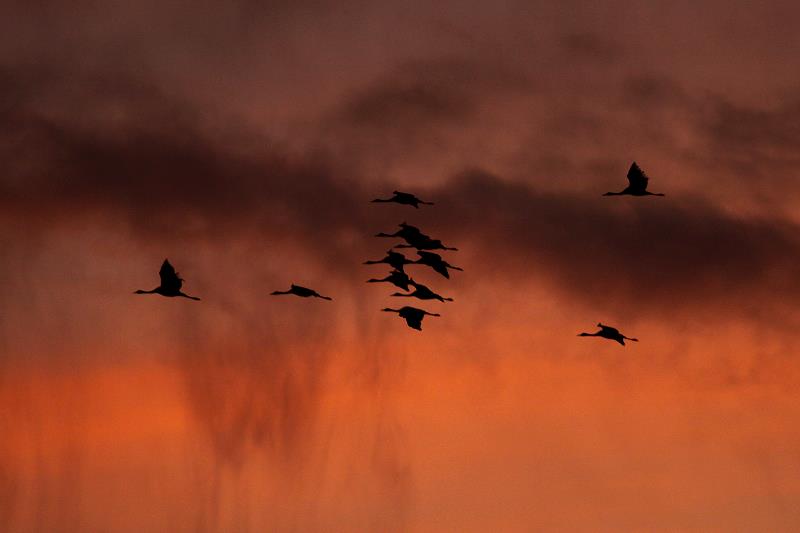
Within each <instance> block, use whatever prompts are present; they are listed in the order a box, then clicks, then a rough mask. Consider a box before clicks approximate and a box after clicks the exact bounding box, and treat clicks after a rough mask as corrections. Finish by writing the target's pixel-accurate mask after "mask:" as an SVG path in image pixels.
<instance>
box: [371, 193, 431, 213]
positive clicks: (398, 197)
mask: <svg viewBox="0 0 800 533" xmlns="http://www.w3.org/2000/svg"><path fill="white" fill-rule="evenodd" d="M393 193H394V196H392V197H391V198H387V199H382V198H376V199H374V200H372V201H373V202H391V203H395V204H402V205H410V206H413V207H414V208H415V209H419V206H420V204H423V205H433V202H424V201H422V200H420V199H419V198H417V197H416V196H414V195H413V194H411V193H407V192H401V191H393Z"/></svg>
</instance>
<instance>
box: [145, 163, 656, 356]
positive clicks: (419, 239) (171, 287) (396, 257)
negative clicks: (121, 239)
mask: <svg viewBox="0 0 800 533" xmlns="http://www.w3.org/2000/svg"><path fill="white" fill-rule="evenodd" d="M648 182H649V178H648V177H647V175H646V174H645V173H644V171H643V170H642V169H641V168H639V165H637V164H636V162H635V161H634V162H633V163H632V164H631V167H630V169H629V170H628V186H627V187H626V188H625V189H624V190H622V191H620V192H607V193H605V194H604V195H603V196H620V195H629V196H664V194H663V193H653V192H650V191H648V190H647V185H648ZM372 202H376V203H396V204H400V205H410V206H412V207H414V208H415V209H419V206H420V205H434V204H433V202H425V201H423V200H420V199H419V198H417V197H416V196H415V195H413V194H410V193H406V192H401V191H394V193H393V196H392V197H391V198H386V199H382V198H376V199H375V200H372ZM398 226H399V227H400V229H399V230H397V231H395V232H394V233H383V232H381V233H378V234H377V235H375V236H376V237H385V238H399V239H402V240H404V241H405V243H404V244H396V245H395V246H394V247H392V248H390V249H389V250H387V251H386V256H384V257H383V258H382V259H378V260H373V261H365V262H364V264H365V265H377V264H386V265H389V266H390V267H392V270H391V271H390V272H389V274H388V275H387V276H386V277H384V278H372V279H368V280H367V283H391V284H392V285H394V286H395V287H397V288H399V289H402V290H403V291H405V292H395V293H392V294H391V296H394V297H405V298H417V299H418V300H423V301H424V300H438V301H440V302H452V301H453V299H452V298H446V297H444V296H441V295H440V294H437V293H435V292H434V291H432V290H431V289H430V288H428V287H426V286H425V285H423V284H421V283H418V282H416V281H414V279H413V278H411V277H410V276H409V275H408V274H407V273H406V271H405V266H406V265H424V266H428V267H430V268H431V269H433V270H434V271H435V272H437V273H438V274H440V275H442V276H443V277H444V278H447V279H450V271H451V270H458V271H463V269H462V268H460V267H457V266H454V265H451V264H450V263H448V262H447V261H446V260H445V259H444V258H443V257H442V256H441V255H439V254H437V253H435V252H433V251H432V250H446V251H457V250H458V248H453V247H449V246H445V245H444V244H443V243H442V241H441V240H439V239H433V238H431V237H429V236H428V235H425V234H424V233H423V232H422V230H420V229H419V228H417V227H415V226H412V225H410V224H407V223H406V222H401V223H400V224H399V225H398ZM395 248H414V249H416V253H417V256H418V259H416V260H413V261H412V260H410V259H408V258H407V257H406V256H405V255H403V254H402V253H400V252H397V251H395ZM158 275H159V277H160V278H161V284H160V285H159V286H158V287H156V288H155V289H152V290H149V291H145V290H141V289H139V290H137V291H135V292H134V294H160V295H161V296H167V297H170V298H173V297H183V298H189V299H191V300H200V298H198V297H196V296H189V295H188V294H185V293H184V292H182V291H181V288H182V287H183V278H181V277H180V275H179V274H178V273H177V272H176V271H175V268H174V267H173V266H172V265H171V264H170V262H169V261H168V260H167V259H165V260H164V263H163V264H162V265H161V269H160V270H159V272H158ZM412 289H413V290H412ZM271 294H272V295H273V296H279V295H288V294H291V295H294V296H299V297H301V298H320V299H323V300H333V298H331V297H330V296H323V295H321V294H319V293H318V292H317V291H315V290H314V289H309V288H307V287H302V286H300V285H295V284H294V283H292V284H291V286H290V288H289V290H286V291H274V292H272V293H271ZM382 311H386V312H390V313H397V314H398V315H399V316H400V318H402V319H404V320H405V321H406V324H408V327H410V328H412V329H416V330H420V331H421V330H422V320H423V319H424V318H425V317H426V316H437V317H438V316H441V315H440V314H439V313H430V312H428V311H426V310H424V309H419V308H417V307H411V306H403V307H401V308H399V309H392V308H390V307H386V308H384V309H382ZM597 327H599V328H600V330H599V331H597V332H595V333H585V332H584V333H579V334H578V336H579V337H601V338H604V339H609V340H613V341H616V342H618V343H620V344H621V345H623V346H625V341H626V340H628V341H637V342H638V339H634V338H632V337H626V336H625V335H623V334H622V333H620V332H619V330H618V329H616V328H613V327H611V326H606V325H603V324H602V323H598V324H597Z"/></svg>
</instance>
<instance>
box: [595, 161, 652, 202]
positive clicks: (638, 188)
mask: <svg viewBox="0 0 800 533" xmlns="http://www.w3.org/2000/svg"><path fill="white" fill-rule="evenodd" d="M627 177H628V186H627V187H626V188H625V189H624V190H622V191H620V192H607V193H605V194H604V195H603V196H622V195H627V196H664V193H660V192H650V191H648V190H647V184H648V183H649V182H650V178H648V177H647V174H645V173H644V171H643V170H642V169H641V168H639V165H637V164H636V161H634V162H633V163H632V164H631V168H630V169H628V176H627Z"/></svg>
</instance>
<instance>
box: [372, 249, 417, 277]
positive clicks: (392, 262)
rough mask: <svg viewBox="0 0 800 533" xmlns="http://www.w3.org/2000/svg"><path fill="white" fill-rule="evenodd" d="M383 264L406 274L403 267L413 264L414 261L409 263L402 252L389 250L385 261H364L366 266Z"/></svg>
mask: <svg viewBox="0 0 800 533" xmlns="http://www.w3.org/2000/svg"><path fill="white" fill-rule="evenodd" d="M381 263H386V264H387V265H389V266H390V267H392V268H394V269H395V270H399V271H400V272H405V270H404V269H403V266H404V265H408V264H410V263H413V261H409V260H408V259H407V258H406V256H404V255H403V254H401V253H400V252H395V251H394V250H388V251H387V252H386V257H384V258H383V259H379V260H377V261H364V264H365V265H379V264H381Z"/></svg>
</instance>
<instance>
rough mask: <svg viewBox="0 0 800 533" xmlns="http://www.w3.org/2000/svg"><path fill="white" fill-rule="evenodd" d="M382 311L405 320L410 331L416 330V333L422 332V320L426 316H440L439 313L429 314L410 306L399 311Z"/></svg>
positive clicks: (387, 309) (388, 309)
mask: <svg viewBox="0 0 800 533" xmlns="http://www.w3.org/2000/svg"><path fill="white" fill-rule="evenodd" d="M383 311H387V312H392V313H397V314H399V315H400V318H403V319H405V321H406V324H407V325H408V327H410V328H411V329H416V330H417V331H422V319H423V318H425V317H426V316H440V315H439V313H429V312H427V311H425V310H424V309H419V308H417V307H411V306H408V305H406V306H404V307H401V308H400V309H390V308H388V307H387V308H386V309H383Z"/></svg>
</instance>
